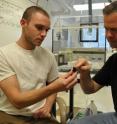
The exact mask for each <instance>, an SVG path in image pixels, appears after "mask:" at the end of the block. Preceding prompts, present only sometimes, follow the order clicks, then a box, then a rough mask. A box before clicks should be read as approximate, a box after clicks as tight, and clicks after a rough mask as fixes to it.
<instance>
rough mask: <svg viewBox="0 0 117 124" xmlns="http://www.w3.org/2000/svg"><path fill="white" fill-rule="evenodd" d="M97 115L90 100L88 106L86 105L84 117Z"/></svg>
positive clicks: (95, 108) (94, 106)
mask: <svg viewBox="0 0 117 124" xmlns="http://www.w3.org/2000/svg"><path fill="white" fill-rule="evenodd" d="M96 114H97V107H96V105H95V103H94V101H93V100H91V102H90V104H89V105H88V107H87V109H86V112H85V115H86V116H89V115H96Z"/></svg>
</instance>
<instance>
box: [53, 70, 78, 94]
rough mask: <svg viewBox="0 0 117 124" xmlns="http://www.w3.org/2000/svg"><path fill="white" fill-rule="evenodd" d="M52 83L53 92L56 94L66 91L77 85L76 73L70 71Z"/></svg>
mask: <svg viewBox="0 0 117 124" xmlns="http://www.w3.org/2000/svg"><path fill="white" fill-rule="evenodd" d="M53 83H54V84H52V85H53V86H52V87H53V90H56V91H57V92H60V91H67V90H69V89H71V88H72V87H73V86H74V85H75V84H76V83H77V72H73V71H70V72H68V73H67V74H65V75H62V76H60V77H59V78H58V79H57V80H56V81H54V82H53Z"/></svg>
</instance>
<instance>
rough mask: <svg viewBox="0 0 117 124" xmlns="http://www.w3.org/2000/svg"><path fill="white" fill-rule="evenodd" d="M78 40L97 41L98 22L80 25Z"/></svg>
mask: <svg viewBox="0 0 117 124" xmlns="http://www.w3.org/2000/svg"><path fill="white" fill-rule="evenodd" d="M80 27H81V28H80V42H98V23H93V24H81V25H80Z"/></svg>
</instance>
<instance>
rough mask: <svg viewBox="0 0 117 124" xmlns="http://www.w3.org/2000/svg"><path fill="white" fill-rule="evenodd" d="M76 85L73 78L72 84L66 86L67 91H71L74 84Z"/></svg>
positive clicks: (75, 80)
mask: <svg viewBox="0 0 117 124" xmlns="http://www.w3.org/2000/svg"><path fill="white" fill-rule="evenodd" d="M76 83H77V78H75V79H74V80H73V81H72V82H70V83H69V84H68V85H67V87H66V88H67V90H69V89H71V88H72V87H73V86H74V85H75V84H76Z"/></svg>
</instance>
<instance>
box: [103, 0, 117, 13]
mask: <svg viewBox="0 0 117 124" xmlns="http://www.w3.org/2000/svg"><path fill="white" fill-rule="evenodd" d="M113 12H117V1H114V2H112V3H110V4H109V5H107V6H105V8H104V9H103V14H104V15H109V14H111V13H113Z"/></svg>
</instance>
